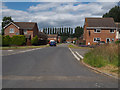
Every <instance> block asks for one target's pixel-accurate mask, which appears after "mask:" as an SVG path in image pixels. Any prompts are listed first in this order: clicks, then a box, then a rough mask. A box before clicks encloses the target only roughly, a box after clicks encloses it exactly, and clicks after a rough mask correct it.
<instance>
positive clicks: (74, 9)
mask: <svg viewBox="0 0 120 90" xmlns="http://www.w3.org/2000/svg"><path fill="white" fill-rule="evenodd" d="M115 5H116V3H113V2H111V3H110V2H109V3H103V2H96V3H95V2H94V3H93V2H92V3H80V2H79V3H78V2H71V3H67V2H66V3H63V2H51V3H50V2H49V3H48V2H44V3H40V4H38V5H36V6H30V7H29V8H28V10H27V11H22V10H14V9H9V8H4V9H3V10H2V14H3V16H12V18H13V20H14V21H19V22H23V21H26V22H37V23H38V26H39V28H45V27H62V26H70V27H73V28H75V27H76V26H83V24H84V19H85V17H102V15H103V14H104V13H106V12H107V11H109V10H110V9H111V8H112V7H113V6H115Z"/></svg>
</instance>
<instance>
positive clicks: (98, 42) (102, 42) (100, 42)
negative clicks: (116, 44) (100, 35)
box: [97, 41, 105, 45]
mask: <svg viewBox="0 0 120 90" xmlns="http://www.w3.org/2000/svg"><path fill="white" fill-rule="evenodd" d="M97 44H98V45H103V44H105V41H97Z"/></svg>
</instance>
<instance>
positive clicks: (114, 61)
mask: <svg viewBox="0 0 120 90" xmlns="http://www.w3.org/2000/svg"><path fill="white" fill-rule="evenodd" d="M119 50H120V49H119V46H118V44H109V45H102V46H99V47H96V48H94V49H92V50H90V52H88V53H86V54H85V56H84V60H83V61H84V62H85V63H87V64H89V65H90V66H92V67H95V68H97V69H100V70H102V71H104V72H109V73H110V74H116V75H118V73H119V72H120V70H119V69H118V68H119V67H120V61H119V60H120V59H119V57H120V53H118V51H119Z"/></svg>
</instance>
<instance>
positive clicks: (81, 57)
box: [76, 52, 84, 59]
mask: <svg viewBox="0 0 120 90" xmlns="http://www.w3.org/2000/svg"><path fill="white" fill-rule="evenodd" d="M76 54H77V55H78V56H79V57H80V58H81V59H83V58H84V57H83V56H82V55H80V54H79V53H78V52H76Z"/></svg>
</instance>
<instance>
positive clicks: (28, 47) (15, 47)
mask: <svg viewBox="0 0 120 90" xmlns="http://www.w3.org/2000/svg"><path fill="white" fill-rule="evenodd" d="M43 47H49V45H41V46H11V47H0V49H1V50H9V49H32V48H43Z"/></svg>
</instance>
